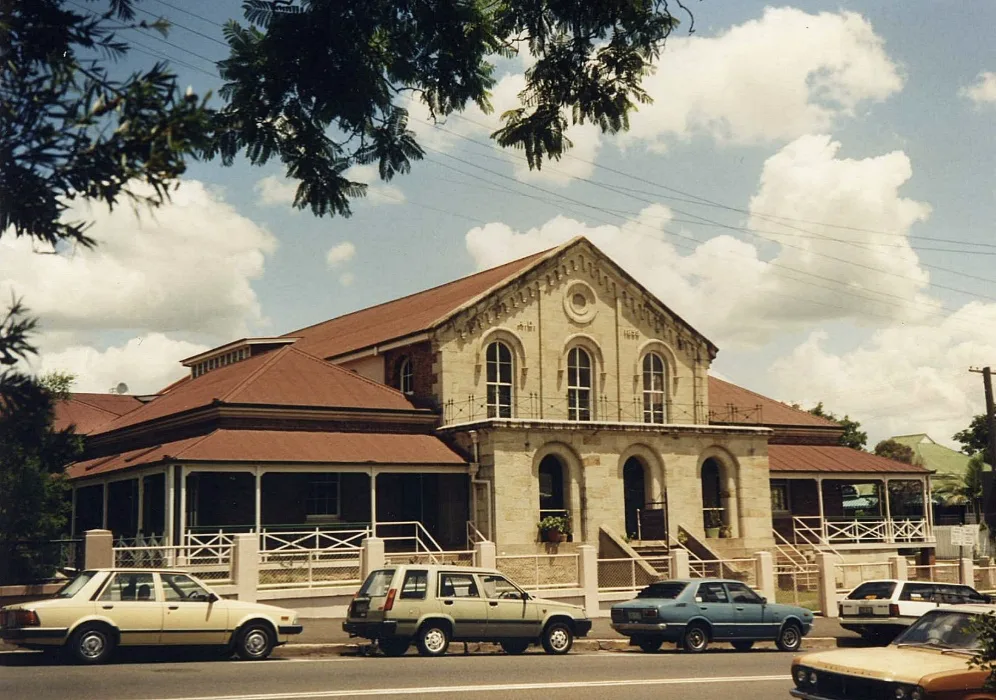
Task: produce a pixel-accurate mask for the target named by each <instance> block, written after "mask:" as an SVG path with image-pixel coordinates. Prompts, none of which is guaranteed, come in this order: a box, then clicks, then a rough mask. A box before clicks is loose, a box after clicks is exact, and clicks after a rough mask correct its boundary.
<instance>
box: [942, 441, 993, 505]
mask: <svg viewBox="0 0 996 700" xmlns="http://www.w3.org/2000/svg"><path fill="white" fill-rule="evenodd" d="M984 471H985V462H983V460H982V453H981V452H979V453H977V454H975V455H973V456H972V458H971V459H970V460H968V464H967V465H966V466H965V473H964V474H962V475H961V476H960V477H953V478H947V479H945V480H944V481H943V482H941V483H940V484H938V485H937V487H936V488H934V494H935V495H937V496H940V497H941V498H942V499H943V500H944V502H945V503H946V504H948V505H968V506H971V508H972V512H973V513H975V516H976V522H979V521H980V520H981V517H980V516H981V513H982V495H983V480H982V473H983V472H984Z"/></svg>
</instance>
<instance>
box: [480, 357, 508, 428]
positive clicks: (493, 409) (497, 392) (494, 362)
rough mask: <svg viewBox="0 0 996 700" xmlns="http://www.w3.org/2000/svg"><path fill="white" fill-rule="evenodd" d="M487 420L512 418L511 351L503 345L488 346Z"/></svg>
mask: <svg viewBox="0 0 996 700" xmlns="http://www.w3.org/2000/svg"><path fill="white" fill-rule="evenodd" d="M486 355H487V372H488V375H487V377H488V418H511V417H512V351H511V350H510V349H509V347H508V346H507V345H505V343H502V342H500V341H495V342H493V343H491V344H490V345H488V350H487V353H486Z"/></svg>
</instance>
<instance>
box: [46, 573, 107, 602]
mask: <svg viewBox="0 0 996 700" xmlns="http://www.w3.org/2000/svg"><path fill="white" fill-rule="evenodd" d="M96 575H97V572H96V571H81V572H80V573H78V574H76V576H75V577H74V578H72V579H71V580H70V581H69V583H67V584H66V585H65V586H63V587H62V588H60V589H59V591H58V593H56V594H55V596H54V597H56V598H72V597H73V596H75V595H76V594H77V593H79V592H80V590H81V589H82V588H83V586H85V585H86V584H88V583H89V582H90V580H91V579H92V578H93V577H94V576H96Z"/></svg>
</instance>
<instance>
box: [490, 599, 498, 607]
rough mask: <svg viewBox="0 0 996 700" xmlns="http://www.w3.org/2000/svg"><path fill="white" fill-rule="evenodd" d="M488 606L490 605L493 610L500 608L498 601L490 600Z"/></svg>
mask: <svg viewBox="0 0 996 700" xmlns="http://www.w3.org/2000/svg"><path fill="white" fill-rule="evenodd" d="M488 605H490V606H491V607H492V608H497V607H498V601H497V600H490V601H488Z"/></svg>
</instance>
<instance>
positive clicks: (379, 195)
mask: <svg viewBox="0 0 996 700" xmlns="http://www.w3.org/2000/svg"><path fill="white" fill-rule="evenodd" d="M343 176H344V177H347V178H349V179H350V180H352V181H353V182H362V183H363V184H364V185H366V186H367V196H366V197H361V198H357V199H355V200H353V204H354V205H362V204H363V203H368V204H373V205H377V204H402V203H403V202H404V201H405V193H404V192H402V191H401V188H400V187H396V186H394V185H391V184H389V183H386V182H384V181H383V180H381V179H380V171H379V170H378V168H377V166H376V165H373V164H370V165H354V166H353V167H352V168H350V169H349V170H347V171H346V172H345V173H343Z"/></svg>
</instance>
